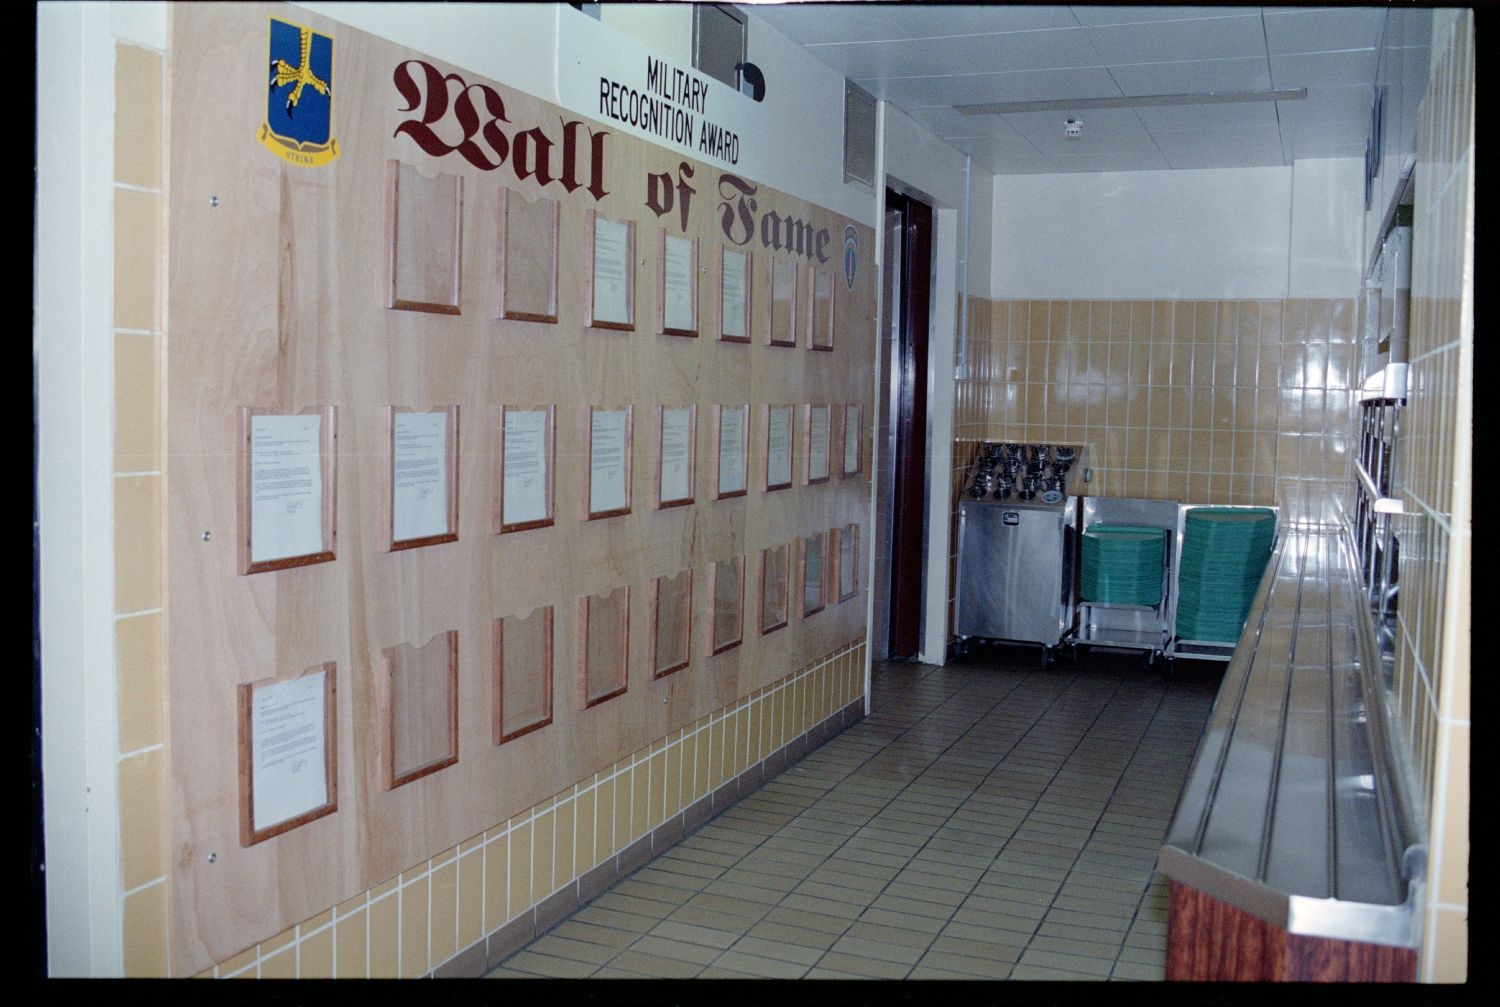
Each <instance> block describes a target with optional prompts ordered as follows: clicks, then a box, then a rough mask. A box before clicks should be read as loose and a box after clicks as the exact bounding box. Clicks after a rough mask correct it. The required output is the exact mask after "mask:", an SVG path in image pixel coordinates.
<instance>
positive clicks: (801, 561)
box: [797, 532, 827, 619]
mask: <svg viewBox="0 0 1500 1007" xmlns="http://www.w3.org/2000/svg"><path fill="white" fill-rule="evenodd" d="M826 558H827V557H826V553H825V551H824V540H823V533H822V532H814V533H813V534H811V535H808V536H807V537H806V538H799V539H797V569H798V571H800V572H799V574H798V578H797V579H798V581H799V583H800V584H801V587H802V591H801V601H800V603H799V606H798V609H799V613H798V614H799V615H800V616H801V617H802V618H804V619H806V618H807V617H808V616H810V615H813V614H815V613H818V612H821V611H823V605H824V595H825V593H826V591H827V584H826V581H825V577H824V574H825V572H826V570H825V567H826V563H825V562H824V560H825V559H826Z"/></svg>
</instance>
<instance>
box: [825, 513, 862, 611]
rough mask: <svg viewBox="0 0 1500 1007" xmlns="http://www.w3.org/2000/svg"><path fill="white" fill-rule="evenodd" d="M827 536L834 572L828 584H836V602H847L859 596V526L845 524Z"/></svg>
mask: <svg viewBox="0 0 1500 1007" xmlns="http://www.w3.org/2000/svg"><path fill="white" fill-rule="evenodd" d="M828 535H829V538H830V542H829V549H828V552H829V554H830V555H831V556H832V557H833V568H834V571H835V572H834V574H833V576H832V577H830V580H829V582H830V583H837V584H838V597H837V600H838V601H848V600H849V599H850V598H853V597H854V596H855V595H856V594H859V525H857V524H846V525H844V527H842V528H835V529H833V530H832V531H830V532H829V533H828Z"/></svg>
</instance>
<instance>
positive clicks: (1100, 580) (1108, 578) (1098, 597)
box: [1078, 524, 1167, 608]
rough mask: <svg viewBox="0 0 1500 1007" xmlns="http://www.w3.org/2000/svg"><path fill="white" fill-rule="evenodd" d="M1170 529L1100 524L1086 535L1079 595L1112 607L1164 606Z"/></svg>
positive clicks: (1080, 572)
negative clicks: (1163, 591)
mask: <svg viewBox="0 0 1500 1007" xmlns="http://www.w3.org/2000/svg"><path fill="white" fill-rule="evenodd" d="M1166 553H1167V530H1166V529H1165V528H1151V527H1148V526H1143V525H1118V524H1117V525H1111V524H1096V525H1091V526H1089V528H1088V530H1086V531H1085V532H1084V533H1083V564H1082V569H1081V570H1080V571H1079V575H1078V593H1079V595H1080V596H1081V597H1082V598H1083V600H1084V601H1091V602H1096V603H1099V604H1108V605H1145V606H1148V607H1151V608H1154V607H1156V606H1157V605H1159V604H1161V581H1162V566H1163V564H1164V562H1165V558H1166Z"/></svg>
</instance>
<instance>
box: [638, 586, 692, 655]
mask: <svg viewBox="0 0 1500 1007" xmlns="http://www.w3.org/2000/svg"><path fill="white" fill-rule="evenodd" d="M692 631H693V571H692V570H683V571H682V572H681V573H679V574H677V576H675V577H655V578H653V579H652V581H651V640H650V647H649V648H648V649H649V650H650V653H649V654H648V655H647V661H646V663H647V665H648V666H649V667H650V668H651V677H652V678H653V679H656V678H666V677H667V676H668V675H670V674H672V673H673V672H678V671H681V670H682V669H683V668H686V667H687V666H688V664H689V663H690V662H691V661H692V650H691V640H692Z"/></svg>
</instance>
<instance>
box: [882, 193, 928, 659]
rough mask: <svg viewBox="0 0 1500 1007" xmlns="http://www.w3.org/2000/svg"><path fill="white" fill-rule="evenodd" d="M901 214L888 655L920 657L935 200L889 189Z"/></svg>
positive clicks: (891, 203)
mask: <svg viewBox="0 0 1500 1007" xmlns="http://www.w3.org/2000/svg"><path fill="white" fill-rule="evenodd" d="M886 210H887V211H888V212H889V211H891V210H895V211H897V212H899V213H900V214H901V219H902V241H901V262H900V270H901V274H900V275H901V294H900V298H899V300H900V303H899V305H893V306H892V309H893V310H897V311H899V315H898V316H897V317H898V319H899V321H898V329H897V341H896V351H895V358H894V359H893V360H892V380H893V381H894V382H895V383H896V415H895V416H894V417H893V422H894V424H895V428H896V457H895V465H894V467H893V476H894V480H895V487H894V492H893V493H892V495H891V497H892V508H891V599H890V638H889V644H888V646H889V655H890V657H892V658H894V659H902V658H912V657H916V656H917V652H918V651H919V650H920V649H921V644H922V579H923V574H924V572H925V567H924V564H923V562H922V545H923V538H922V528H923V525H924V523H925V522H924V521H923V518H924V512H925V510H926V505H927V492H926V487H927V319H928V315H929V313H930V310H931V306H932V304H931V296H932V207H930V206H928V205H927V204H925V203H922V202H919V201H917V200H915V199H912V198H910V197H908V196H904V195H901V194H900V193H896V192H892V191H890V190H887V191H886Z"/></svg>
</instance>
